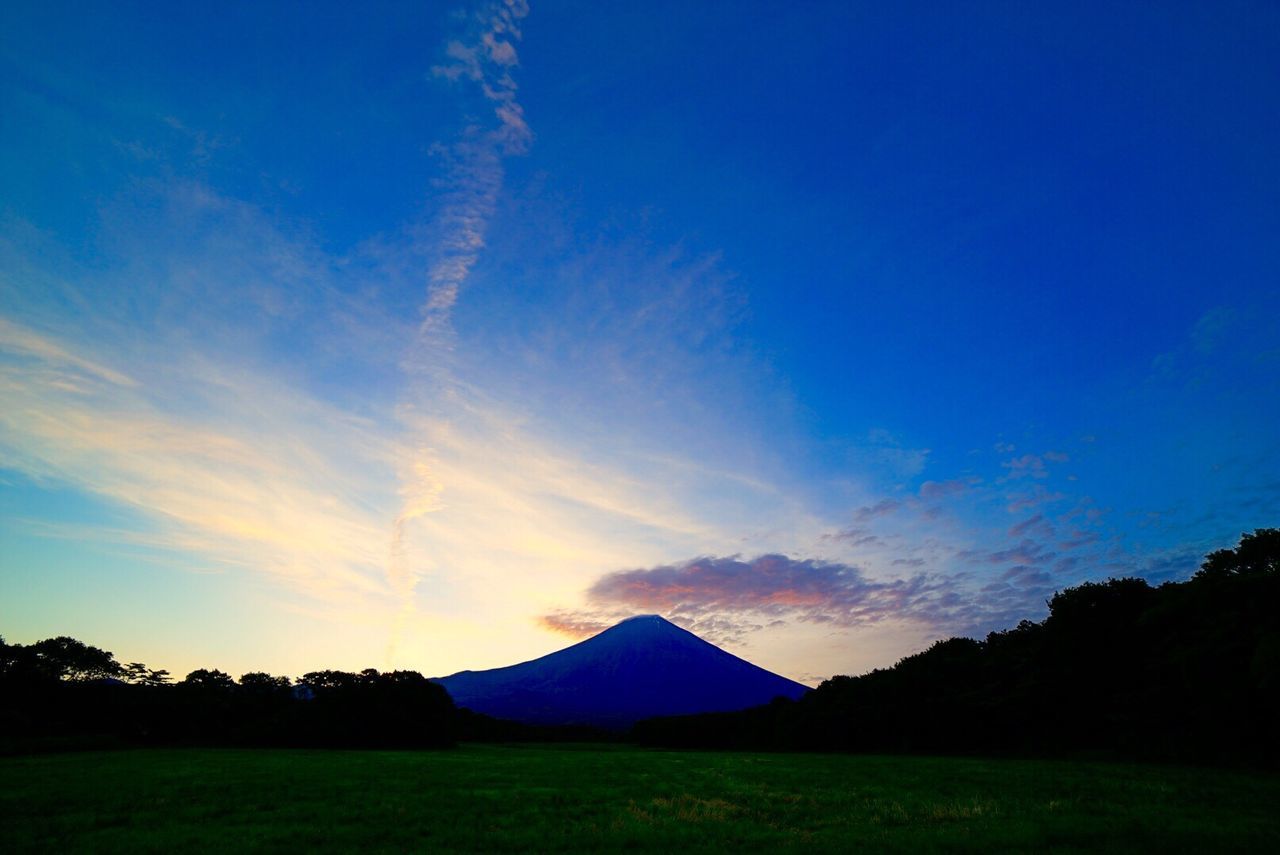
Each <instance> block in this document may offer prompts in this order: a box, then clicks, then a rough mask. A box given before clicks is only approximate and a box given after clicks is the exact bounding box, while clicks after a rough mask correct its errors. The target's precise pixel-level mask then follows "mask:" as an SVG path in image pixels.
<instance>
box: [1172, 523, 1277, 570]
mask: <svg viewBox="0 0 1280 855" xmlns="http://www.w3.org/2000/svg"><path fill="white" fill-rule="evenodd" d="M1277 574H1280V528H1260V529H1258V530H1257V531H1255V532H1254V533H1253V534H1242V535H1241V536H1240V545H1239V546H1237V547H1236V548H1235V549H1219V550H1218V551H1217V552H1210V553H1209V555H1208V556H1207V557H1206V558H1205V560H1204V563H1203V564H1201V565H1200V569H1199V570H1198V571H1197V572H1196V575H1195V576H1194V577H1192V578H1194V579H1197V580H1206V579H1223V578H1229V577H1231V576H1275V575H1277Z"/></svg>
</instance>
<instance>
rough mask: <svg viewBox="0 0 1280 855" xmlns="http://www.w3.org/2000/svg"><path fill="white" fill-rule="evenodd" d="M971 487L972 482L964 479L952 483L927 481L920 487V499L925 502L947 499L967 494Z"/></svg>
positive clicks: (956, 479)
mask: <svg viewBox="0 0 1280 855" xmlns="http://www.w3.org/2000/svg"><path fill="white" fill-rule="evenodd" d="M969 486H970V482H968V481H966V480H964V479H963V478H953V479H952V480H950V481H925V482H924V483H923V484H921V485H920V498H922V499H924V500H925V501H932V500H934V499H945V498H947V497H948V496H956V495H959V494H960V493H963V492H965V491H966V490H968V489H969Z"/></svg>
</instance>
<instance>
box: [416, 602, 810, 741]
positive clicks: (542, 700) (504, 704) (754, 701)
mask: <svg viewBox="0 0 1280 855" xmlns="http://www.w3.org/2000/svg"><path fill="white" fill-rule="evenodd" d="M434 682H437V683H439V684H440V685H442V686H444V687H445V688H446V689H447V690H448V691H449V694H450V695H451V696H452V697H453V700H454V703H456V704H457V705H458V706H461V707H466V708H468V709H471V710H475V711H476V712H480V713H484V714H486V715H491V716H496V717H498V718H506V719H512V720H514V721H520V722H525V723H527V724H585V725H593V726H596V727H606V728H613V729H622V728H626V727H629V726H630V725H632V724H634V723H635V722H637V721H639V720H640V719H643V718H650V717H652V716H658V715H684V714H687V713H702V712H727V711H730V710H740V709H745V708H746V707H751V706H757V705H759V704H766V703H768V702H769V701H771V700H773V699H774V698H775V697H777V696H779V695H782V696H784V697H787V698H798V697H800V696H801V695H803V694H804V693H805V692H808V691H809V688H808V687H807V686H802V685H801V684H799V683H797V682H795V681H794V680H788V679H787V678H786V677H780V676H778V675H777V674H774V673H771V672H769V671H766V670H764V669H763V668H761V667H759V666H757V665H752V664H751V663H750V662H747V661H746V660H744V659H739V658H738V657H737V656H734V655H733V654H731V653H726V652H725V651H723V650H721V649H720V648H719V647H716V646H715V645H714V644H710V643H708V642H706V641H703V640H702V639H701V638H698V636H696V635H694V634H693V633H691V632H689V631H687V630H683V629H681V628H680V627H678V626H676V625H675V624H673V623H671V622H670V621H667V620H665V619H663V618H661V617H659V616H658V615H642V616H640V617H633V618H628V619H626V620H624V621H622V622H621V623H619V624H616V625H614V626H612V627H610V628H609V629H606V630H605V631H604V632H602V633H600V634H599V635H595V636H592V637H591V638H588V639H587V640H586V641H582V642H579V643H578V644H575V645H573V646H572V647H566V648H565V649H564V650H559V651H556V652H555V653H549V654H547V655H546V656H543V657H541V658H539V659H534V660H531V661H529V662H521V663H520V664H519V665H509V666H507V667H505V668H493V669H491V670H488V671H459V672H458V673H457V674H453V675H450V676H448V677H439V678H436V680H435V681H434Z"/></svg>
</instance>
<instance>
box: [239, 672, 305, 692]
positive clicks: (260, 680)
mask: <svg viewBox="0 0 1280 855" xmlns="http://www.w3.org/2000/svg"><path fill="white" fill-rule="evenodd" d="M240 688H241V689H242V690H243V691H245V692H247V693H249V694H251V695H287V694H289V693H290V691H291V689H292V688H293V683H292V682H290V680H289V678H288V677H273V676H271V675H270V674H266V673H263V672H262V671H251V672H249V673H248V674H243V675H241V677H240Z"/></svg>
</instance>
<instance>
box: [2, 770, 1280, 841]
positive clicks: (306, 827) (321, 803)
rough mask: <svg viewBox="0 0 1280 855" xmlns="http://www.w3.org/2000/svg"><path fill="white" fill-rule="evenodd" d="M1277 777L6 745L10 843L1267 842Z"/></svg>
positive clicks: (1277, 825)
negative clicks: (21, 753)
mask: <svg viewBox="0 0 1280 855" xmlns="http://www.w3.org/2000/svg"><path fill="white" fill-rule="evenodd" d="M1277 816H1280V776H1275V775H1265V774H1254V773H1243V772H1227V771H1215V770H1203V769H1187V768H1165V767H1152V766H1134V765H1113V764H1101V763H1096V764H1095V763H1074V762H1036V761H1020V760H972V759H937V758H910V757H908V758H904V757H857V756H829V755H782V754H732V753H724V754H719V753H695V752H659V751H646V750H639V749H633V748H622V747H619V748H613V747H607V746H606V747H599V746H590V747H587V746H583V747H576V746H567V747H550V746H534V747H496V746H466V747H463V748H461V749H459V750H457V751H440V752H394V751H387V752H372V751H370V752H355V751H271V750H262V751H238V750H173V751H169V750H164V751H161V750H154V751H117V752H99V753H86V754H58V755H43V756H26V757H8V758H3V759H0V835H3V837H2V838H0V849H3V850H4V851H30V850H46V851H59V852H62V851H77V850H79V851H85V850H92V851H104V850H106V851H112V850H129V851H137V850H152V851H156V850H169V851H173V850H191V849H244V848H262V849H274V850H294V849H302V848H306V849H337V850H350V849H360V850H384V851H385V850H396V851H404V850H426V849H431V850H439V849H445V850H448V849H466V850H475V849H483V850H521V851H528V850H572V851H588V850H601V849H605V850H612V849H623V848H641V849H666V850H669V851H672V852H675V851H685V850H697V849H734V848H736V849H741V848H751V849H764V848H793V849H798V848H816V849H822V850H829V849H845V850H848V849H869V850H873V851H884V850H888V851H909V852H919V851H938V850H947V851H955V850H971V851H982V852H991V851H1026V850H1036V851H1044V850H1074V849H1089V850H1096V849H1103V850H1111V851H1135V850H1146V851H1151V850H1163V851H1169V850H1173V851H1198V852H1209V851H1213V852H1220V851H1254V852H1265V851H1272V852H1275V851H1280V820H1278V819H1277Z"/></svg>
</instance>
